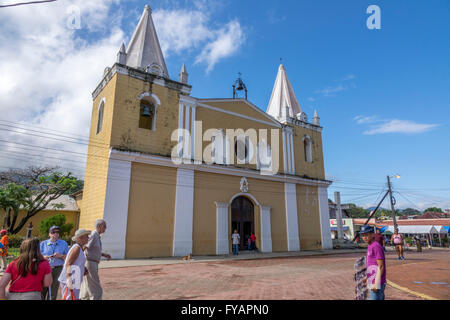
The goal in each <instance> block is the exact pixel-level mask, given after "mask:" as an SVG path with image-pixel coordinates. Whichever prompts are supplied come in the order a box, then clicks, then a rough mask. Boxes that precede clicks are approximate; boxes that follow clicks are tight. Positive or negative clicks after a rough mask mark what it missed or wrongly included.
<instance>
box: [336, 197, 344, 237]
mask: <svg viewBox="0 0 450 320" xmlns="http://www.w3.org/2000/svg"><path fill="white" fill-rule="evenodd" d="M334 201H335V202H336V224H337V232H338V240H339V241H342V240H343V239H344V232H343V230H342V208H341V193H340V192H338V191H336V192H335V193H334Z"/></svg>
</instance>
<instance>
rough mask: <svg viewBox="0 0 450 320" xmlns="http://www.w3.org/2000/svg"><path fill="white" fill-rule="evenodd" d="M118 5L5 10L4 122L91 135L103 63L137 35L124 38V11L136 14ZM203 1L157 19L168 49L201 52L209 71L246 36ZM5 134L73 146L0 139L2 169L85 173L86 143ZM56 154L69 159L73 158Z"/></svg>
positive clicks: (0, 69) (105, 1)
mask: <svg viewBox="0 0 450 320" xmlns="http://www.w3.org/2000/svg"><path fill="white" fill-rule="evenodd" d="M122 3H123V1H122ZM116 4H120V1H119V0H96V1H82V0H66V1H57V2H54V3H48V4H39V5H26V6H21V7H14V8H7V9H2V10H0V43H1V44H2V45H1V46H0V75H1V76H0V96H1V99H0V120H1V119H3V120H5V119H6V120H10V121H14V123H15V124H14V125H21V127H24V128H27V127H28V128H29V129H35V130H38V131H46V130H45V128H47V129H51V130H57V131H58V132H59V134H61V133H62V132H65V133H66V135H67V132H70V133H72V135H74V136H77V137H78V138H79V136H80V135H81V136H83V137H84V139H86V138H87V136H88V135H89V127H90V118H91V111H92V96H91V94H92V92H93V90H94V89H95V88H96V87H97V85H98V84H99V82H100V80H101V78H102V75H103V71H104V68H105V67H107V66H111V65H112V64H113V63H114V61H115V59H116V54H117V51H118V49H119V47H120V45H121V43H122V42H123V41H124V40H125V38H126V37H127V36H128V37H129V36H131V34H130V35H125V34H124V32H123V31H122V29H121V28H120V25H121V20H122V18H123V16H124V15H125V16H130V15H133V14H134V13H135V12H134V11H133V10H129V9H127V10H126V11H124V10H123V9H121V8H120V7H119V9H118V10H114V11H113V10H112V8H113V5H116ZM205 5H206V2H205V1H202V0H199V1H197V2H196V7H195V8H194V9H192V10H183V9H174V10H171V11H170V10H162V9H160V10H154V11H153V17H154V20H155V25H156V28H157V30H158V35H159V37H160V41H161V45H162V47H163V48H164V50H165V52H166V53H167V54H184V53H185V51H190V50H192V51H194V53H195V54H196V55H198V57H197V59H196V61H197V63H205V64H206V65H207V69H208V71H210V70H212V68H213V67H214V65H215V64H216V63H218V62H219V60H220V59H223V58H225V57H228V56H230V55H232V54H233V53H234V52H236V51H237V50H238V49H239V47H240V46H241V45H242V41H241V40H243V38H244V35H243V31H242V28H241V26H240V24H239V22H237V21H234V20H233V21H231V22H229V23H227V24H222V25H220V24H217V23H214V26H215V27H211V25H212V22H211V17H210V15H211V13H210V11H202V10H200V9H199V8H205ZM71 6H75V7H76V8H79V12H80V14H81V16H80V18H81V30H74V29H71V28H68V27H67V25H68V22H70V21H71V20H70V19H71V18H72V16H71V14H72V13H73V11H68V9H69V8H70V7H71ZM114 9H117V7H114ZM130 12H131V13H130ZM141 13H142V8H140V9H139V15H140V14H141ZM138 18H139V17H136V20H133V21H130V22H128V21H127V22H126V23H127V26H128V25H129V24H132V25H133V28H134V27H135V26H136V24H137V22H138ZM132 19H133V18H130V20H132ZM93 39H95V40H93ZM9 124H11V123H9ZM34 126H38V127H39V128H36V127H34ZM0 128H3V129H5V128H7V127H5V123H4V122H3V124H2V122H1V121H0ZM42 128H44V129H42ZM8 130H16V129H12V128H9V129H8ZM19 131H20V130H19ZM52 132H53V134H52V136H53V137H55V138H58V136H56V135H55V134H58V133H56V132H55V131H52ZM0 133H1V134H2V137H1V138H0V139H1V140H8V141H16V142H17V143H21V144H28V145H31V146H42V147H45V148H54V149H60V150H61V149H63V150H69V151H70V152H57V151H55V150H49V149H36V148H32V147H30V146H23V145H20V144H17V145H11V144H9V145H8V146H7V145H6V144H5V143H4V142H0V148H2V157H0V166H2V168H0V170H4V169H5V167H8V166H13V167H23V166H27V165H30V164H34V165H40V164H47V165H50V164H58V165H61V166H62V167H65V168H73V169H74V171H75V172H76V173H77V174H80V175H83V173H84V169H83V168H84V165H85V158H84V157H83V156H82V155H79V154H76V153H81V154H83V153H86V152H87V146H86V145H83V144H73V143H67V142H63V141H58V140H54V139H53V140H52V139H45V138H42V137H36V136H33V135H32V131H27V134H25V135H24V134H19V133H12V132H8V131H4V130H1V131H0ZM34 133H36V132H34ZM83 141H85V140H83ZM74 152H76V153H74ZM23 154H36V155H37V157H34V156H28V157H27V156H25V157H24V156H23ZM52 158H64V159H67V158H69V159H71V160H73V161H75V162H73V161H72V162H70V161H58V160H57V159H52ZM18 159H20V161H17V160H18Z"/></svg>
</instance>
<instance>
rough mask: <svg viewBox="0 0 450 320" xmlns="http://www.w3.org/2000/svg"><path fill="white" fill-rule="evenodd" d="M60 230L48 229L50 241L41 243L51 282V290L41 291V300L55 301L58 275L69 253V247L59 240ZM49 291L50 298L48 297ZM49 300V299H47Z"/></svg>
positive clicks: (56, 228)
mask: <svg viewBox="0 0 450 320" xmlns="http://www.w3.org/2000/svg"><path fill="white" fill-rule="evenodd" d="M59 234H60V229H59V227H58V226H53V227H51V228H50V230H49V233H48V236H49V237H50V239H48V240H45V241H42V242H41V253H42V255H43V256H44V258H45V259H47V260H48V262H49V263H50V267H52V277H53V282H52V286H51V290H49V289H48V288H47V287H44V289H43V290H42V300H56V297H57V295H58V289H59V281H58V278H59V275H60V274H61V271H62V269H63V265H64V260H65V259H66V255H67V253H68V252H69V246H68V245H67V242H66V241H64V240H62V239H59ZM49 291H50V292H51V296H50V297H49ZM49 298H50V299H49Z"/></svg>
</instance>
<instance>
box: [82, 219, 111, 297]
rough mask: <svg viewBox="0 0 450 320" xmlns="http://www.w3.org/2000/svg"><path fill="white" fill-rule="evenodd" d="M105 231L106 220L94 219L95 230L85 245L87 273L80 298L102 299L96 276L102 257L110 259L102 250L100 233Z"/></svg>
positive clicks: (100, 287)
mask: <svg viewBox="0 0 450 320" xmlns="http://www.w3.org/2000/svg"><path fill="white" fill-rule="evenodd" d="M105 231H106V221H105V220H103V219H98V220H97V221H95V230H93V231H92V232H91V235H90V236H89V242H88V243H87V245H86V247H85V254H86V269H87V270H88V274H87V275H86V277H85V278H84V280H83V284H82V286H81V300H102V296H103V289H102V286H101V283H100V278H99V276H98V264H99V263H100V260H101V258H102V257H105V258H106V259H108V260H110V259H111V256H110V255H109V254H106V253H103V252H102V241H101V235H102V234H103V233H105Z"/></svg>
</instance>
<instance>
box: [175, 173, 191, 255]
mask: <svg viewBox="0 0 450 320" xmlns="http://www.w3.org/2000/svg"><path fill="white" fill-rule="evenodd" d="M193 220H194V170H188V169H178V170H177V191H176V197H175V222H174V230H173V256H175V257H179V256H186V255H188V254H190V253H192V229H193Z"/></svg>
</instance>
